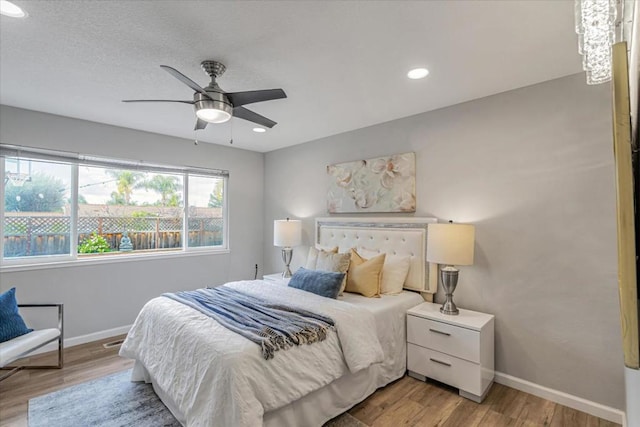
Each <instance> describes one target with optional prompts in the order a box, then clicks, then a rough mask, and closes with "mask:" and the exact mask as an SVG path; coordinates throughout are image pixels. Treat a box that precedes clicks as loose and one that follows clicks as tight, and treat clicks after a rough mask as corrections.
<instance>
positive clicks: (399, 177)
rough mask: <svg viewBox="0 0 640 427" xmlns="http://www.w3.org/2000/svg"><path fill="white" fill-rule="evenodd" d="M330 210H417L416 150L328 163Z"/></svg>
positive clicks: (328, 204) (328, 208)
mask: <svg viewBox="0 0 640 427" xmlns="http://www.w3.org/2000/svg"><path fill="white" fill-rule="evenodd" d="M327 175H328V176H329V191H328V194H327V210H328V211H329V213H354V212H358V213H360V212H415V211H416V157H415V153H402V154H394V155H392V156H387V157H378V158H375V159H368V160H358V161H355V162H346V163H337V164H335V165H329V166H327Z"/></svg>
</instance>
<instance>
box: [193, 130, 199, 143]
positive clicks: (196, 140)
mask: <svg viewBox="0 0 640 427" xmlns="http://www.w3.org/2000/svg"><path fill="white" fill-rule="evenodd" d="M193 145H198V131H197V130H194V131H193Z"/></svg>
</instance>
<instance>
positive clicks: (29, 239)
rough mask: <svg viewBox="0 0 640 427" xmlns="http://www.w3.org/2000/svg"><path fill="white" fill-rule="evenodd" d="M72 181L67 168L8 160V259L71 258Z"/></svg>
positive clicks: (6, 211)
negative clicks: (70, 205)
mask: <svg viewBox="0 0 640 427" xmlns="http://www.w3.org/2000/svg"><path fill="white" fill-rule="evenodd" d="M71 181H72V167H71V165H68V164H60V163H52V162H45V161H32V160H26V159H17V158H7V159H6V160H5V179H4V191H5V193H4V212H3V221H2V224H3V226H4V227H3V229H4V257H5V258H19V257H42V256H53V255H69V254H70V250H71V249H70V248H71V215H70V210H69V201H70V197H71Z"/></svg>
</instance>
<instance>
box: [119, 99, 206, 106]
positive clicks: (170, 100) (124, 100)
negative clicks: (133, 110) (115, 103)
mask: <svg viewBox="0 0 640 427" xmlns="http://www.w3.org/2000/svg"><path fill="white" fill-rule="evenodd" d="M122 102H181V103H183V104H191V105H193V104H195V102H194V101H176V100H173V99H123V100H122Z"/></svg>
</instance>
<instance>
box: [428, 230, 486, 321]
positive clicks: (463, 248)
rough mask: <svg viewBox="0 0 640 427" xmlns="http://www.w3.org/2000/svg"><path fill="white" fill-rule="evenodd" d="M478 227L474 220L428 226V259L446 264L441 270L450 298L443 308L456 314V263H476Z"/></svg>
mask: <svg viewBox="0 0 640 427" xmlns="http://www.w3.org/2000/svg"><path fill="white" fill-rule="evenodd" d="M474 235H475V228H474V226H473V225H471V224H454V223H453V222H451V221H449V223H446V224H444V223H443V224H429V226H428V230H427V261H428V262H434V263H437V264H444V267H442V268H441V270H440V277H441V279H442V286H443V287H444V292H445V296H446V300H445V302H444V304H442V307H440V312H441V313H443V314H450V315H456V314H458V313H459V311H458V308H457V307H456V305H455V303H454V302H453V291H455V289H456V285H457V284H458V271H459V270H458V269H457V268H455V267H454V265H471V264H473V242H474Z"/></svg>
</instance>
